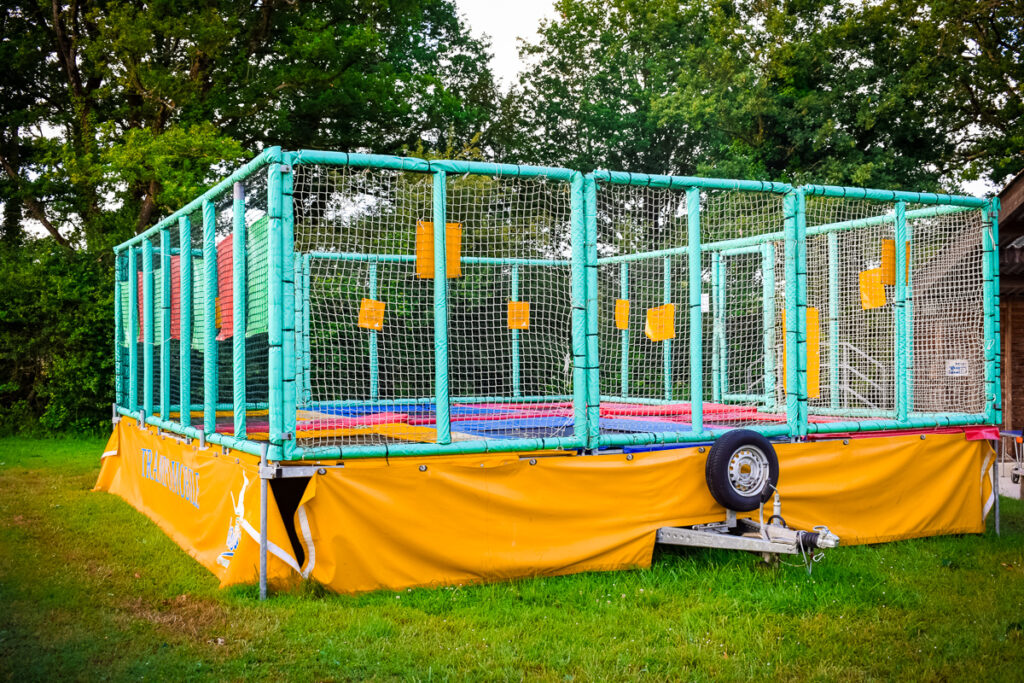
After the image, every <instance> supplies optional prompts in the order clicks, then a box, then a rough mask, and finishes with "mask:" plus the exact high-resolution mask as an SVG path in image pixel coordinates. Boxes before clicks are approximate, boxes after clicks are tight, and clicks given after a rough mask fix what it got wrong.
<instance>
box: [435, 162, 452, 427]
mask: <svg viewBox="0 0 1024 683" xmlns="http://www.w3.org/2000/svg"><path fill="white" fill-rule="evenodd" d="M447 201H448V174H447V173H446V172H444V171H435V172H434V409H435V411H436V415H437V417H436V421H437V443H439V444H449V443H451V442H452V432H451V402H450V397H449V394H448V258H447V256H448V253H447V233H448V230H447V219H448V213H447V210H448V207H447Z"/></svg>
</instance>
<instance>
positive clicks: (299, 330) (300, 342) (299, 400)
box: [293, 254, 306, 407]
mask: <svg viewBox="0 0 1024 683" xmlns="http://www.w3.org/2000/svg"><path fill="white" fill-rule="evenodd" d="M293 261H294V263H295V265H294V266H293V267H294V268H295V342H296V346H295V390H296V395H295V396H296V398H295V401H296V407H299V406H302V405H305V404H304V401H303V393H302V392H303V387H305V386H306V374H305V373H306V344H305V335H306V326H305V318H304V316H303V314H302V297H303V296H304V292H305V284H306V279H305V274H304V271H303V267H302V255H301V254H296V255H295V258H294V259H293Z"/></svg>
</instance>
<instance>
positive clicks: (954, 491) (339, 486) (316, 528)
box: [97, 420, 992, 593]
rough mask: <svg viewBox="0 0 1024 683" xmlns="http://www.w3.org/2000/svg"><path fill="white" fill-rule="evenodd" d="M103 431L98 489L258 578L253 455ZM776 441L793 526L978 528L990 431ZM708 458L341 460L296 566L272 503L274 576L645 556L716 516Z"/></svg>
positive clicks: (429, 580)
mask: <svg viewBox="0 0 1024 683" xmlns="http://www.w3.org/2000/svg"><path fill="white" fill-rule="evenodd" d="M118 434H120V437H117V435H118ZM112 442H113V446H112V447H111V446H108V449H107V450H108V451H109V450H111V448H113V449H114V450H115V451H116V452H117V453H118V455H116V456H112V457H116V458H117V460H116V461H111V462H110V463H109V466H108V463H107V462H106V461H105V463H104V467H103V471H102V472H101V475H100V482H99V483H98V484H97V488H100V489H104V490H110V491H111V492H113V493H117V494H118V495H121V496H122V497H124V498H125V499H126V500H128V501H129V502H131V503H132V504H133V505H135V507H137V508H138V509H140V510H141V511H143V512H144V513H146V514H147V515H149V516H150V517H152V518H153V519H154V520H156V521H157V523H158V524H160V526H161V527H162V528H163V529H164V530H165V531H166V532H167V533H168V534H169V535H171V537H172V538H174V539H175V541H176V542H178V543H179V545H181V546H182V547H183V548H185V549H186V550H188V551H189V552H190V553H191V554H192V555H193V556H194V557H196V559H197V560H199V561H200V562H201V563H202V564H203V565H204V566H206V567H208V568H210V569H211V571H214V572H215V573H217V574H218V576H220V577H221V581H222V583H223V584H228V583H237V582H253V581H255V580H256V579H257V576H258V574H257V568H258V567H257V551H258V546H257V545H256V543H255V541H254V539H253V535H252V534H250V533H243V534H242V539H241V541H242V542H241V543H240V545H239V549H238V550H236V551H235V554H234V557H233V558H232V559H231V560H230V562H228V563H227V566H223V563H220V564H218V558H220V557H221V555H222V553H223V549H224V547H225V538H226V535H227V534H228V530H229V529H230V528H231V527H232V524H237V523H238V522H237V520H238V519H239V515H238V514H237V510H236V506H235V505H234V504H233V497H234V498H237V494H238V491H239V490H240V487H241V486H243V485H244V482H243V478H247V480H248V481H249V485H248V486H247V488H246V489H245V496H244V500H245V503H244V514H243V515H242V517H241V518H242V519H244V520H247V522H248V527H250V528H251V529H252V530H253V531H254V532H256V533H258V531H257V530H258V523H259V491H258V480H257V479H256V476H255V472H256V469H255V464H254V462H252V461H249V460H246V459H244V458H241V457H239V462H238V463H236V462H235V458H236V456H235V455H230V456H228V457H225V456H221V457H219V458H213V457H212V456H207V455H202V453H198V452H196V451H195V450H194V449H193V448H192V447H185V446H181V445H179V444H177V442H175V441H173V440H171V439H164V440H161V439H159V438H158V437H157V436H155V435H154V434H152V433H151V432H148V431H140V430H139V429H137V428H136V427H135V426H134V425H133V424H131V423H130V421H129V420H122V421H121V422H120V424H119V425H118V430H117V432H116V433H115V438H113V439H112ZM154 444H156V445H154ZM776 448H777V451H778V454H779V460H780V478H779V490H780V492H781V493H782V501H783V506H782V513H783V516H784V517H785V518H786V521H787V522H788V523H789V525H790V526H793V527H797V528H804V529H809V528H810V527H811V526H813V525H816V524H825V525H828V526H829V527H830V528H831V529H832V530H833V531H834V532H835V533H836V534H838V535H839V537H840V538H841V539H842V543H843V544H844V545H852V544H857V543H873V542H880V541H889V540H895V539H903V538H915V537H920V536H932V535H940V534H955V533H980V532H982V531H984V513H985V512H986V511H987V505H988V504H989V502H990V500H991V487H990V484H989V478H988V473H989V471H990V469H991V456H992V451H991V448H990V447H989V445H988V442H986V441H967V440H966V439H965V437H964V436H963V434H941V435H940V434H929V435H927V436H926V438H925V439H921V438H920V436H919V435H909V436H907V435H904V436H890V437H884V436H883V437H878V438H868V439H851V440H850V441H849V444H848V445H843V443H842V441H838V440H836V441H819V442H812V443H799V444H789V443H787V444H779V445H777V446H776ZM144 449H151V450H157V449H159V450H160V453H161V454H165V455H169V456H171V457H174V456H178V457H182V458H183V462H186V463H191V464H192V465H195V467H196V468H197V471H198V472H199V474H200V477H199V478H200V482H201V483H200V486H199V508H194V512H193V511H192V510H188V509H187V508H185V507H182V506H190V507H191V506H192V504H191V503H190V502H189V501H188V500H186V498H183V497H182V496H181V495H179V493H177V492H174V491H172V490H170V489H169V488H168V487H167V486H165V485H164V484H162V483H158V482H155V481H152V480H151V479H149V478H147V477H146V476H145V475H146V474H148V473H150V469H148V468H147V465H146V459H145V457H140V456H139V454H138V451H140V450H144ZM213 450H214V449H210V452H212V451H213ZM217 450H219V449H217ZM246 457H248V456H246ZM705 458H706V453H700V452H698V450H697V448H682V449H673V450H666V451H653V452H646V453H635V454H633V458H632V459H631V460H629V459H627V457H626V455H624V454H615V455H599V456H584V457H579V456H566V455H553V456H547V457H544V456H540V457H536V458H535V460H536V464H534V465H531V464H530V461H529V459H522V458H521V457H520V456H518V455H505V456H502V455H495V456H450V457H433V458H430V457H424V458H391V459H389V460H387V461H385V460H383V459H381V460H377V459H372V460H350V461H345V467H343V468H330V469H326V470H325V474H319V475H316V476H314V477H312V479H311V480H310V482H309V484H308V485H307V487H306V490H305V493H304V495H303V497H302V500H301V503H300V504H299V507H298V510H297V512H296V514H295V519H294V520H292V521H293V522H294V524H295V529H296V535H297V537H298V538H299V542H300V543H301V545H302V546H303V547H302V549H301V550H302V554H303V555H304V558H305V559H304V562H303V565H302V567H301V568H299V567H298V566H297V565H296V564H295V560H294V557H295V556H296V555H297V554H299V553H296V552H292V549H291V547H290V546H289V544H288V540H287V534H286V532H285V529H284V525H283V524H282V523H281V520H280V516H279V514H278V512H277V507H276V505H275V504H274V501H273V500H271V506H270V520H271V522H270V524H271V526H270V527H269V530H270V538H271V541H272V542H273V543H274V544H275V546H277V547H278V548H279V549H280V551H281V555H279V556H272V562H271V576H272V577H273V578H275V579H276V580H278V581H279V582H281V581H284V580H286V579H297V578H298V577H299V576H300V575H303V576H308V577H311V578H313V579H315V580H317V581H319V582H321V583H323V584H325V585H326V586H328V587H330V588H332V589H333V590H336V591H338V592H343V593H354V592H360V591H368V590H375V589H380V588H390V589H400V588H406V587H411V586H431V585H444V584H458V583H468V582H478V581H497V580H502V579H509V578H513V577H522V576H536V575H557V574H568V573H573V572H579V571H592V570H609V569H622V568H629V567H646V566H649V564H650V562H651V554H652V550H653V547H654V540H655V532H656V531H657V529H658V528H660V527H662V526H683V525H690V524H700V523H704V522H710V521H715V520H720V519H723V518H724V511H723V510H722V508H720V507H719V506H718V505H717V504H716V503H715V502H714V500H713V499H712V498H711V495H710V494H709V493H708V490H707V486H706V484H705V481H704V462H705ZM189 466H191V465H189ZM421 466H425V467H426V469H425V470H421V469H420V467H421ZM836 552H842V550H841V549H840V550H838V551H836Z"/></svg>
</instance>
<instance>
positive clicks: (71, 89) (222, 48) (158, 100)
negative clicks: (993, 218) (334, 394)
mask: <svg viewBox="0 0 1024 683" xmlns="http://www.w3.org/2000/svg"><path fill="white" fill-rule="evenodd" d="M555 5H556V11H557V16H556V18H555V19H553V20H551V21H546V22H543V23H542V25H541V27H540V38H539V40H538V41H537V42H536V43H534V44H527V45H525V46H524V49H523V54H524V56H525V58H526V59H527V60H528V61H529V66H528V68H526V70H525V71H524V72H523V73H522V75H521V78H520V80H519V82H518V84H516V85H515V86H514V87H513V88H512V89H511V90H510V91H509V92H507V93H504V94H501V93H499V92H498V90H497V88H496V86H495V81H494V78H493V76H492V74H491V72H490V68H489V66H488V59H489V56H488V44H487V42H486V40H481V39H477V38H474V37H473V36H472V35H471V33H470V32H469V30H468V27H467V26H466V25H465V24H464V22H463V20H462V19H461V18H460V17H459V16H458V13H457V11H456V7H455V3H454V0H354V1H345V0H316V1H314V2H306V3H301V4H300V3H295V2H292V0H257V1H255V2H254V1H252V0H250V1H248V2H241V1H239V0H193V1H190V2H184V1H183V0H149V1H147V2H144V3H140V2H134V1H130V0H49V1H46V0H9V1H8V2H6V3H4V5H3V7H2V8H0V63H2V64H3V65H4V67H5V68H4V70H3V72H2V73H0V94H2V97H0V203H2V206H3V212H2V216H0V291H3V292H4V293H5V299H4V302H3V304H2V305H0V429H3V428H5V425H7V426H10V425H24V424H27V423H30V422H32V421H39V420H41V421H42V424H43V425H44V426H45V427H47V428H51V429H61V428H68V427H76V426H77V427H81V426H88V425H98V424H100V418H101V417H102V416H103V415H104V414H105V413H106V411H107V410H108V405H109V402H110V400H111V398H112V392H113V389H112V386H113V377H112V375H113V369H112V361H111V356H112V354H111V353H108V351H107V350H108V349H110V340H111V338H112V336H113V335H112V326H113V325H112V322H113V321H112V317H113V316H112V300H111V291H112V288H113V286H112V282H113V278H112V266H113V259H112V254H111V251H110V248H111V247H112V246H113V245H114V244H117V243H118V242H121V241H123V240H124V239H126V238H127V237H129V236H130V235H132V234H133V233H136V232H139V231H142V230H144V229H146V228H147V227H148V226H150V225H152V224H153V223H154V222H155V221H156V220H157V219H158V218H159V217H160V216H162V215H166V214H167V213H170V212H171V211H173V210H175V209H177V208H179V207H180V206H181V205H183V204H184V203H186V202H187V201H188V200H190V199H191V198H193V197H195V196H196V195H197V194H198V193H199V192H200V191H201V189H202V188H203V187H205V186H208V185H210V184H211V183H212V182H214V181H215V180H216V179H218V178H219V177H220V176H222V175H223V174H224V173H225V172H226V171H227V170H228V169H229V168H231V167H233V166H235V165H237V164H239V163H240V162H242V161H243V160H244V159H246V158H249V157H251V156H252V155H253V154H254V153H256V152H258V151H259V150H261V149H263V148H264V147H266V146H270V145H281V146H283V147H286V148H290V149H297V148H303V147H313V148H321V149H335V150H350V151H371V152H380V153H402V152H414V153H418V154H427V155H436V154H443V155H446V154H451V153H452V150H456V154H468V155H472V156H474V157H476V158H494V159H500V160H502V161H510V162H522V163H529V162H534V163H543V164H547V165H565V166H570V167H573V168H577V169H580V170H584V171H587V170H591V169H594V168H601V167H603V168H615V169H622V170H629V171H646V172H655V173H686V174H703V175H717V176H727V177H742V178H755V179H769V180H788V181H793V182H804V181H816V182H828V183H842V184H853V185H866V186H881V187H891V188H896V189H911V190H939V189H941V190H958V189H962V186H963V184H964V183H966V182H969V181H972V180H976V179H983V180H985V181H987V182H988V183H990V184H994V185H999V184H1001V183H1002V182H1004V181H1005V180H1006V179H1007V178H1008V177H1009V176H1011V175H1012V174H1013V173H1016V172H1017V171H1019V170H1020V169H1021V167H1024V90H1022V88H1024V85H1022V84H1024V59H1022V57H1021V55H1022V47H1024V45H1022V42H1024V31H1022V30H1021V27H1022V26H1024V0H858V1H857V2H849V0H786V1H785V2H782V3H776V2H769V1H768V0H701V1H700V2H691V1H686V2H678V1H672V0H557V2H556V3H555ZM457 150H462V151H461V152H458V151H457Z"/></svg>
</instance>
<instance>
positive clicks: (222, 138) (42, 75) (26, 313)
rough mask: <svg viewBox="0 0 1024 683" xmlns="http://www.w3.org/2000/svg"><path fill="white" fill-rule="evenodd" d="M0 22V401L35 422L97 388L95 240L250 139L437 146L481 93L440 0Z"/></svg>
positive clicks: (196, 186) (476, 63)
mask: <svg viewBox="0 0 1024 683" xmlns="http://www.w3.org/2000/svg"><path fill="white" fill-rule="evenodd" d="M0 36H2V38H0V59H3V63H4V65H5V69H4V72H3V74H2V75H0V84H2V85H0V88H2V94H3V97H0V202H2V203H3V215H2V224H0V226H2V231H3V232H2V239H0V249H2V250H3V251H2V253H0V271H2V272H0V282H2V283H3V284H4V288H5V291H6V288H7V287H19V288H21V290H22V292H21V294H23V295H24V296H19V297H17V299H18V301H17V305H15V303H14V302H11V303H9V304H8V305H5V307H4V310H3V311H2V312H0V376H2V377H4V378H8V377H9V378H12V379H11V380H7V379H5V380H4V383H3V384H2V385H0V405H3V404H6V405H9V406H10V405H18V406H21V409H23V412H24V413H25V414H26V415H32V416H34V417H36V418H38V417H39V416H41V415H47V416H48V417H47V421H46V426H48V427H53V428H57V427H61V426H67V425H70V424H73V423H75V419H76V418H74V416H73V415H72V413H75V414H77V415H79V416H80V417H81V420H82V423H83V424H84V423H85V422H88V421H89V420H92V421H93V423H95V424H99V422H98V418H99V416H102V415H104V414H105V413H106V411H107V410H108V408H106V407H104V405H105V404H106V405H109V402H110V400H111V398H112V387H113V381H112V380H113V378H112V372H111V370H110V367H109V365H107V364H105V363H104V362H100V361H98V360H97V359H96V358H94V357H93V356H94V354H95V353H103V354H105V355H107V356H109V355H110V354H109V353H107V349H109V348H110V344H109V341H110V340H111V339H112V331H111V330H112V315H111V311H112V310H113V309H112V306H111V305H110V301H109V298H108V296H107V294H106V293H107V292H109V291H110V290H111V288H112V278H111V272H110V271H111V269H112V266H113V259H112V254H111V252H110V248H111V247H112V246H113V245H114V244H117V243H118V242H121V241H123V240H124V239H126V238H128V237H129V236H131V235H132V234H133V233H137V232H140V231H143V230H145V229H146V228H148V227H149V226H150V225H152V224H153V223H154V222H155V221H156V219H157V218H158V217H159V216H160V215H164V214H167V213H169V212H171V211H173V210H175V209H177V208H179V207H180V206H182V205H183V204H184V203H186V202H187V201H188V200H190V199H192V198H193V197H195V196H196V195H197V194H199V192H200V191H201V190H202V188H204V187H205V186H208V185H209V184H211V183H212V182H214V181H215V180H216V179H217V178H218V177H219V176H221V175H222V174H223V173H224V172H225V171H226V170H227V169H228V168H229V167H231V166H234V165H236V164H238V163H239V162H241V161H242V160H244V159H245V158H247V157H249V156H250V155H251V154H252V153H254V152H256V151H258V150H260V149H262V148H264V147H266V146H269V145H282V146H284V147H287V148H290V149H298V148H302V147H318V148H329V149H341V150H357V151H371V152H381V153H395V152H401V151H403V150H405V149H409V148H414V147H416V146H417V145H424V146H428V147H440V148H444V147H446V146H449V145H452V144H457V143H461V142H462V141H465V140H469V139H470V138H472V137H473V136H474V135H475V134H477V133H478V132H479V131H480V130H481V129H483V128H484V126H485V124H486V121H487V120H488V117H489V115H490V111H491V108H492V106H493V103H494V101H495V99H496V90H495V86H494V83H493V79H492V76H491V73H490V71H489V69H488V66H487V52H486V51H487V45H486V43H483V42H481V41H479V40H476V39H474V38H472V37H471V36H469V34H468V32H467V31H466V28H465V27H464V26H463V25H462V23H461V21H460V20H459V18H458V16H457V14H456V11H455V6H454V3H453V2H452V1H451V0H367V1H366V2H358V3H353V2H343V1H342V0H328V1H320V2H311V3H303V4H302V6H301V7H300V6H299V5H298V4H297V3H294V2H289V1H287V0H262V1H261V2H256V3H253V2H241V1H239V0H200V2H184V1H183V0H155V1H153V2H148V3H145V4H143V3H136V2H130V1H127V0H81V1H77V2H60V1H58V0H51V1H49V2H45V1H44V0H12V1H11V2H8V3H6V4H5V6H4V7H3V8H2V9H0ZM39 233H43V234H44V235H45V237H39ZM83 269H84V270H83ZM72 273H78V277H79V280H80V281H82V282H90V283H92V285H93V286H95V288H96V290H97V291H98V295H96V296H93V297H78V296H71V290H69V289H68V287H69V286H72V285H74V282H72V281H69V280H68V279H67V278H68V277H69V276H70V274H72ZM86 273H87V274H86ZM57 292H59V293H61V294H60V296H61V297H65V298H60V297H58V298H57V299H52V298H51V297H50V295H51V294H54V293H57ZM60 301H64V302H65V304H66V305H67V306H73V307H74V308H72V309H71V310H62V308H61V305H59V302H60ZM75 321H77V323H76V322H75ZM76 324H77V325H78V327H74V325H76ZM69 325H71V326H72V327H73V328H74V329H70V328H69V327H68V326H69ZM86 326H89V328H90V329H88V330H86V329H85V328H86ZM83 335H84V336H83ZM84 338H88V339H89V343H83V344H79V343H78V342H79V341H81V340H82V339H84ZM89 347H91V350H88V349H89ZM76 383H77V385H78V386H80V387H82V388H83V389H84V391H82V392H80V395H79V396H78V398H77V399H76V400H78V401H79V403H83V402H84V403H86V404H88V405H90V406H91V408H89V409H84V408H83V409H82V410H79V409H78V408H75V409H74V410H71V411H65V410H62V409H58V408H60V406H56V407H53V406H51V405H50V404H52V403H53V402H54V401H57V402H60V401H64V400H65V398H61V397H62V396H64V394H60V395H58V394H57V393H54V392H56V391H57V389H56V387H60V386H74V385H75V384H76ZM4 410H5V409H4V408H0V419H2V418H3V415H2V413H3V412H4ZM86 417H88V419H86Z"/></svg>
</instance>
